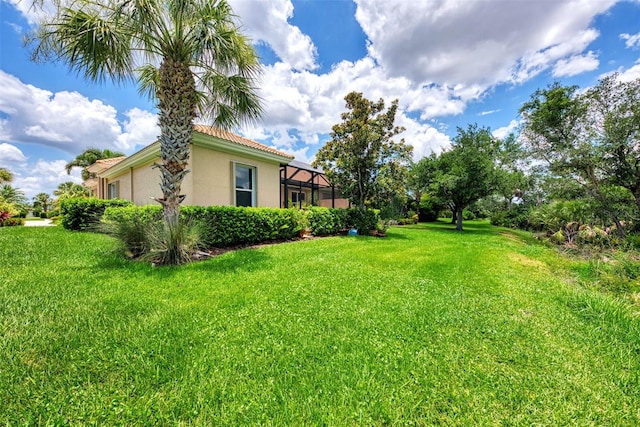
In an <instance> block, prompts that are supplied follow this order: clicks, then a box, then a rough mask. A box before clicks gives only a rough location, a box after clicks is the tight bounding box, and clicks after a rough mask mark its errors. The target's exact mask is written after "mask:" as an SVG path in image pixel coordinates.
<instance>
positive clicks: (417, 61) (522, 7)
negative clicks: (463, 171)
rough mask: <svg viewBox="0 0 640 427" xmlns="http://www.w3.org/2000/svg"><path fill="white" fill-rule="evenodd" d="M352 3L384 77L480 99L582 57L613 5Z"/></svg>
mask: <svg viewBox="0 0 640 427" xmlns="http://www.w3.org/2000/svg"><path fill="white" fill-rule="evenodd" d="M356 3H357V5H358V8H357V12H356V18H357V20H358V22H359V23H360V25H361V26H362V29H363V30H364V32H365V33H366V34H367V36H368V37H369V40H370V41H371V43H370V45H369V53H370V55H371V56H372V57H373V58H375V59H376V60H377V61H378V63H379V64H380V65H381V66H382V67H384V68H385V69H386V70H388V72H389V74H390V75H402V76H406V77H407V78H409V79H410V80H411V81H412V82H414V83H422V82H426V83H430V82H433V83H436V84H438V85H443V86H445V85H446V86H450V87H455V86H456V85H461V86H462V87H470V86H474V85H476V86H479V87H480V91H481V92H482V91H484V90H485V89H486V88H488V87H491V86H493V85H495V84H498V83H504V82H511V83H518V82H523V81H525V80H527V79H530V78H531V77H533V76H535V75H536V74H538V73H540V72H541V71H543V70H545V69H548V68H550V67H551V66H553V64H554V63H555V62H557V61H558V60H560V59H563V58H566V57H570V56H574V55H578V54H580V53H582V52H583V50H584V49H585V48H586V47H587V46H588V45H589V43H591V42H592V41H593V40H595V38H596V37H597V36H598V33H597V31H595V30H593V29H590V28H589V26H590V25H591V22H592V20H593V18H594V17H595V16H596V15H598V14H600V13H603V12H605V11H607V10H608V9H609V8H610V7H611V6H612V5H613V4H614V3H615V0H605V1H597V2H585V1H558V2H551V1H544V2H539V1H538V2H525V1H500V2H498V1H481V0H468V1H464V2H461V1H455V0H441V1H438V2H392V1H387V0H366V1H365V0H356Z"/></svg>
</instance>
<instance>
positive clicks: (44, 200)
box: [33, 193, 53, 212]
mask: <svg viewBox="0 0 640 427" xmlns="http://www.w3.org/2000/svg"><path fill="white" fill-rule="evenodd" d="M51 205H53V199H52V198H51V196H50V195H49V194H47V193H38V194H36V195H35V197H34V198H33V207H34V209H39V210H42V211H43V212H48V211H49V208H50V207H51Z"/></svg>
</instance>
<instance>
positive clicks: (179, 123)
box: [154, 58, 197, 227]
mask: <svg viewBox="0 0 640 427" xmlns="http://www.w3.org/2000/svg"><path fill="white" fill-rule="evenodd" d="M157 95H158V100H159V102H158V109H159V110H160V114H159V120H158V124H159V127H160V136H159V140H160V156H161V162H162V163H161V164H155V165H154V166H155V167H158V168H159V169H160V173H161V181H160V188H161V189H162V196H163V197H162V198H160V199H157V201H158V202H159V203H160V204H162V208H163V219H164V222H165V225H166V226H168V227H173V226H176V225H177V224H178V220H179V217H180V202H182V200H183V199H184V195H181V194H180V187H181V185H182V180H183V178H184V176H185V175H186V174H187V173H188V172H189V170H187V169H186V167H187V163H188V161H189V150H190V144H191V140H192V138H193V119H194V118H195V111H196V102H197V99H196V96H197V94H196V87H195V81H194V78H193V74H192V72H191V70H190V69H189V66H188V65H187V64H184V63H180V62H177V61H174V60H171V59H168V58H165V59H164V60H163V62H162V64H161V65H160V73H159V82H158V89H157Z"/></svg>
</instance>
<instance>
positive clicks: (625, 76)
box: [618, 59, 640, 82]
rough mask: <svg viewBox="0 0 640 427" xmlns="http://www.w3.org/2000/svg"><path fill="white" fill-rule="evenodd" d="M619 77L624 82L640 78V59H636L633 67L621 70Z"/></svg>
mask: <svg viewBox="0 0 640 427" xmlns="http://www.w3.org/2000/svg"><path fill="white" fill-rule="evenodd" d="M618 78H619V79H620V81H623V82H630V81H633V80H636V79H640V59H638V60H637V61H636V63H635V65H634V66H633V67H631V68H629V69H627V70H625V71H623V72H621V73H620V75H619V76H618Z"/></svg>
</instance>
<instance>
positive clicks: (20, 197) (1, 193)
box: [0, 184, 27, 207]
mask: <svg viewBox="0 0 640 427" xmlns="http://www.w3.org/2000/svg"><path fill="white" fill-rule="evenodd" d="M0 198H2V199H3V200H4V201H5V202H8V203H13V204H14V205H16V206H19V207H23V206H25V205H26V204H27V198H26V196H25V195H24V191H22V190H20V189H18V188H15V187H12V186H11V185H9V184H4V185H3V186H2V187H0Z"/></svg>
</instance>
